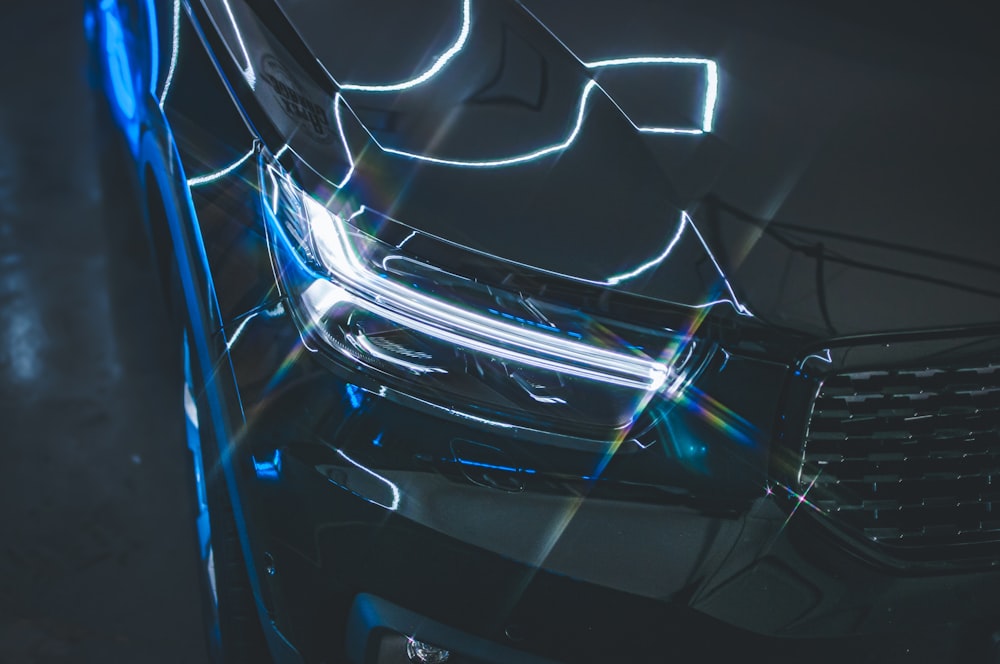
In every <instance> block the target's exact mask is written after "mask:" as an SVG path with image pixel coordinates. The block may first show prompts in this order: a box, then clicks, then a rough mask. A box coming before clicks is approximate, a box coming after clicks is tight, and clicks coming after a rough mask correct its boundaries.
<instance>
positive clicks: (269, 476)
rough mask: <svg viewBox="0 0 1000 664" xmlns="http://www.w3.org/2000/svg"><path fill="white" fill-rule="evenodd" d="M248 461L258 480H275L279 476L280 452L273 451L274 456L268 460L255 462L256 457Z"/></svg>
mask: <svg viewBox="0 0 1000 664" xmlns="http://www.w3.org/2000/svg"><path fill="white" fill-rule="evenodd" d="M250 460H251V461H252V462H253V470H254V473H255V474H256V475H257V479H259V480H276V479H278V477H279V475H280V474H281V450H275V451H274V456H272V457H271V458H270V459H265V460H263V461H257V458H256V457H253V456H251V457H250Z"/></svg>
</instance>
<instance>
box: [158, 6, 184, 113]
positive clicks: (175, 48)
mask: <svg viewBox="0 0 1000 664" xmlns="http://www.w3.org/2000/svg"><path fill="white" fill-rule="evenodd" d="M180 44H181V0H174V30H173V36H172V44H171V49H170V66H169V67H168V68H167V78H166V79H165V80H164V81H163V91H162V92H160V108H161V109H162V108H163V105H164V104H165V103H167V92H169V91H170V84H171V83H172V82H173V80H174V71H175V70H176V69H177V55H178V52H179V49H180Z"/></svg>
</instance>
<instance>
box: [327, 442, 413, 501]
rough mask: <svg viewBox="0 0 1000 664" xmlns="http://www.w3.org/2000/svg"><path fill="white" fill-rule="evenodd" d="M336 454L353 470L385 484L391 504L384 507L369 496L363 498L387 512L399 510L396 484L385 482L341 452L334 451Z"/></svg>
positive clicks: (384, 479) (376, 474) (385, 480)
mask: <svg viewBox="0 0 1000 664" xmlns="http://www.w3.org/2000/svg"><path fill="white" fill-rule="evenodd" d="M336 452H337V454H339V455H340V456H341V458H342V459H343V460H344V461H346V462H347V463H349V464H351V465H352V466H354V467H355V468H358V469H360V470H362V471H364V472H366V473H368V474H369V475H371V476H372V477H374V478H375V479H377V480H381V481H382V482H384V483H385V485H386V486H387V487H389V490H390V491H392V503H391V504H389V505H386V504H385V503H380V502H378V501H377V500H373V499H372V498H371V497H370V496H365V498H366V499H367V500H369V501H371V502H373V503H375V504H376V505H379V506H380V507H384V508H386V509H387V510H392V511H393V512H395V511H396V510H397V509H399V487H398V486H396V484H395V483H394V482H391V481H390V480H387V479H386V478H384V477H382V476H381V475H379V474H378V473H376V472H375V471H374V470H372V469H371V468H368V467H367V466H364V465H362V464H360V463H358V462H357V461H355V460H354V459H352V458H351V457H349V456H347V454H345V453H344V451H343V450H340V449H338V450H336Z"/></svg>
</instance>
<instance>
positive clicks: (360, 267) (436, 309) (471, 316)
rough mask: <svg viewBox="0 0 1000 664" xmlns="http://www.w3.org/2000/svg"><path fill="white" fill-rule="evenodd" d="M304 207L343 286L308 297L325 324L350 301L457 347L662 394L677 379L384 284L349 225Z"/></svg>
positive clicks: (658, 366)
mask: <svg viewBox="0 0 1000 664" xmlns="http://www.w3.org/2000/svg"><path fill="white" fill-rule="evenodd" d="M302 200H303V204H304V207H305V214H306V215H307V218H308V221H309V224H310V227H311V230H312V236H313V240H314V241H315V245H316V251H317V254H318V256H319V257H320V258H321V260H322V261H323V263H324V264H325V266H326V267H327V268H328V269H329V270H330V272H331V274H332V276H333V277H334V278H335V279H337V280H338V281H339V282H341V284H342V285H340V284H337V283H334V282H332V281H329V280H327V279H317V280H316V281H315V282H313V283H312V284H311V285H310V286H309V287H308V288H307V289H306V290H305V292H304V293H303V300H304V303H305V304H306V305H307V306H308V307H309V309H310V310H311V313H312V314H313V315H314V316H315V322H317V323H320V322H321V321H320V318H321V317H322V316H323V315H324V314H325V313H326V312H327V311H329V310H330V309H331V308H332V307H334V306H336V305H337V304H338V303H341V302H347V303H352V304H355V305H362V306H364V308H365V309H367V310H369V311H371V312H372V313H374V314H376V315H378V316H381V317H383V318H385V319H386V320H390V321H392V322H394V323H396V324H399V325H402V326H405V327H407V328H410V329H413V330H415V331H417V332H420V333H422V334H426V335H428V336H431V337H433V338H436V339H440V340H442V341H445V342H448V343H451V344H454V345H456V346H460V347H463V348H468V349H471V350H474V351H479V352H482V353H485V354H487V355H490V356H492V357H500V358H505V359H509V360H512V361H516V362H519V363H522V364H525V365H527V366H535V367H538V368H542V369H547V370H550V371H555V372H559V373H566V374H569V375H575V376H579V377H581V378H588V379H592V380H596V381H600V382H607V383H612V384H616V385H621V386H624V387H630V388H638V389H643V390H648V391H656V390H659V389H661V388H662V387H663V386H664V385H665V384H666V382H667V379H668V377H670V374H671V373H672V370H671V369H670V367H668V366H667V365H665V364H662V363H660V362H656V361H654V360H652V359H649V358H640V357H635V356H631V355H625V354H622V353H618V352H615V351H611V350H606V349H603V348H598V347H595V346H592V345H589V344H586V343H584V342H579V341H573V340H569V339H564V338H561V337H559V336H556V335H554V334H547V333H544V332H540V331H536V330H531V329H525V328H523V327H520V326H517V325H513V324H510V323H506V322H504V321H498V320H496V319H495V318H492V317H486V316H483V315H480V314H476V313H474V312H471V311H468V310H466V309H463V308H461V307H458V306H456V305H453V304H450V303H447V302H444V301H442V300H440V299H437V298H434V297H431V296H428V295H426V294H424V293H421V292H419V291H415V290H413V289H409V288H406V287H405V286H402V285H401V284H398V283H396V282H394V281H391V280H388V279H383V278H381V277H380V276H379V275H377V274H375V273H373V272H371V271H370V270H369V269H368V268H367V267H366V266H365V265H364V264H363V263H362V262H361V260H360V259H359V257H358V256H357V254H356V252H355V251H354V249H353V247H352V246H351V242H350V238H349V237H348V233H347V228H348V227H347V226H346V225H345V224H344V222H343V220H342V219H340V218H339V217H337V216H335V215H333V214H331V213H330V212H329V211H328V210H327V209H326V208H324V207H323V206H322V205H321V204H320V203H318V202H316V201H314V200H313V199H312V198H310V197H309V196H306V195H303V196H302ZM348 289H350V290H348ZM351 291H356V292H357V293H360V294H359V295H355V294H354V293H352V292H351Z"/></svg>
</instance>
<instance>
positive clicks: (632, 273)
mask: <svg viewBox="0 0 1000 664" xmlns="http://www.w3.org/2000/svg"><path fill="white" fill-rule="evenodd" d="M689 222H690V217H688V215H687V212H681V218H680V221H679V222H678V224H677V232H676V233H674V237H673V238H671V240H670V242H669V243H667V246H666V248H665V249H664V250H663V252H662V253H661V254H660V255H659V256H657V257H656V258H653V259H652V260H649V261H647V262H645V263H643V264H642V265H640V266H639V267H637V268H635V269H634V270H629V271H628V272H622V273H621V274H616V275H615V276H613V277H609V278H608V280H607V281H606V282H604V283H606V284H607V285H609V286H614V285H615V284H619V283H621V282H623V281H625V280H626V279H632V278H634V277H637V276H639V275H640V274H642V273H643V272H646V271H647V270H651V269H653V268H654V267H657V266H658V265H660V264H661V263H662V262H663V261H664V260H666V259H667V257H668V256H669V255H670V252H672V251H673V250H674V247H676V246H677V243H678V242H680V240H681V235H683V234H684V227H685V226H686V225H687V224H688V223H689Z"/></svg>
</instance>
